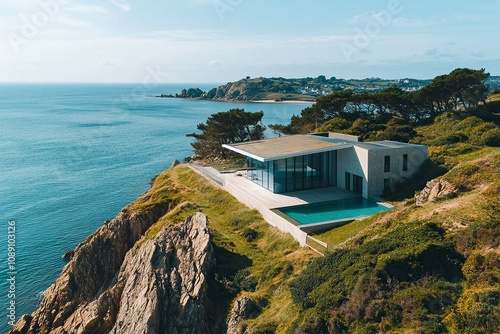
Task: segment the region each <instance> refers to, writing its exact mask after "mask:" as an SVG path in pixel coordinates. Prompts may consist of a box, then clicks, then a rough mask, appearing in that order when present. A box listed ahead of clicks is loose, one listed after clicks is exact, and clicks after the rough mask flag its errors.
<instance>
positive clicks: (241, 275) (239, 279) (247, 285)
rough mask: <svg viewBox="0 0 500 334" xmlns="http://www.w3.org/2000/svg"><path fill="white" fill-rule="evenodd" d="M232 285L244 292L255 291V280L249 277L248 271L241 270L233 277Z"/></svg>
mask: <svg viewBox="0 0 500 334" xmlns="http://www.w3.org/2000/svg"><path fill="white" fill-rule="evenodd" d="M234 284H235V285H236V286H237V287H238V288H240V289H241V290H244V291H250V292H253V291H255V288H256V287H257V279H256V278H255V277H253V276H251V275H250V271H249V270H248V269H241V270H238V271H237V272H236V274H235V275H234Z"/></svg>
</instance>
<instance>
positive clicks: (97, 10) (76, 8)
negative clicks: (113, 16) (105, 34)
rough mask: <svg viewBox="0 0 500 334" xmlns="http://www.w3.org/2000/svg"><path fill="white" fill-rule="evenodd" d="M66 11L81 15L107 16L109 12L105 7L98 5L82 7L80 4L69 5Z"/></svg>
mask: <svg viewBox="0 0 500 334" xmlns="http://www.w3.org/2000/svg"><path fill="white" fill-rule="evenodd" d="M64 8H65V10H67V11H70V12H74V13H80V14H106V13H108V10H107V9H106V8H105V7H103V6H98V5H82V4H78V3H69V4H68V5H66V6H65V7H64Z"/></svg>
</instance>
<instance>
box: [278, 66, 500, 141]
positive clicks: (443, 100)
mask: <svg viewBox="0 0 500 334" xmlns="http://www.w3.org/2000/svg"><path fill="white" fill-rule="evenodd" d="M488 78H489V74H488V73H485V70H484V69H481V70H472V69H467V68H463V69H456V70H454V71H452V72H451V73H449V74H447V75H441V76H438V77H436V78H435V79H434V80H432V82H430V83H429V84H428V85H426V86H424V87H423V88H421V89H420V90H417V91H410V92H408V91H404V90H402V89H400V88H398V87H389V88H386V89H384V90H382V91H380V92H376V93H373V94H370V93H367V92H361V93H355V92H354V91H352V90H343V91H338V92H335V93H332V94H330V95H326V96H321V97H318V98H317V100H316V103H315V104H313V105H312V106H311V107H308V108H305V109H304V110H303V111H302V112H301V114H300V115H296V116H293V117H292V119H291V121H290V124H287V125H279V124H277V125H270V128H271V129H273V130H275V131H277V132H280V133H283V134H299V133H311V132H325V131H332V132H342V133H347V134H352V135H357V136H361V137H362V138H363V139H364V140H367V141H369V140H383V139H389V140H398V141H405V142H408V141H409V140H411V139H413V138H414V137H415V135H416V132H415V131H414V127H416V126H420V125H425V124H429V123H432V122H433V120H434V118H436V117H437V116H439V115H441V114H443V113H444V112H455V113H461V114H463V115H464V116H468V115H469V114H474V115H476V116H478V117H480V118H482V119H483V120H485V121H491V120H493V119H494V118H495V117H494V116H493V115H494V114H495V113H498V112H499V111H500V110H499V109H498V104H494V103H491V104H490V103H486V98H487V94H488V86H487V85H486V83H485V82H486V80H487V79H488Z"/></svg>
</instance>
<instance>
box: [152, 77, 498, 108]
mask: <svg viewBox="0 0 500 334" xmlns="http://www.w3.org/2000/svg"><path fill="white" fill-rule="evenodd" d="M431 81H432V80H418V79H411V78H403V79H395V80H388V79H381V78H366V79H341V78H336V77H331V78H329V79H328V78H326V77H325V76H324V75H320V76H318V77H315V78H313V77H307V78H295V79H289V78H282V77H277V78H275V77H273V78H264V77H258V78H250V77H249V76H247V77H246V78H243V79H241V80H238V81H235V82H228V83H226V84H224V85H220V86H218V87H214V88H212V89H210V90H208V91H203V90H201V89H200V88H187V89H183V90H182V91H181V92H180V93H178V94H175V95H172V94H162V95H160V96H159V97H170V98H172V97H177V98H185V99H203V100H217V101H262V100H264V101H290V100H296V101H310V102H314V101H315V100H316V98H317V97H319V96H325V95H329V94H331V93H334V92H339V91H344V90H350V91H352V92H353V93H377V92H380V91H382V90H384V89H387V88H399V89H401V90H403V91H405V92H415V91H418V90H420V89H422V88H423V87H425V86H427V85H428V84H429V83H431ZM486 84H487V85H488V86H489V87H490V88H491V89H496V88H500V77H488V78H487V79H486Z"/></svg>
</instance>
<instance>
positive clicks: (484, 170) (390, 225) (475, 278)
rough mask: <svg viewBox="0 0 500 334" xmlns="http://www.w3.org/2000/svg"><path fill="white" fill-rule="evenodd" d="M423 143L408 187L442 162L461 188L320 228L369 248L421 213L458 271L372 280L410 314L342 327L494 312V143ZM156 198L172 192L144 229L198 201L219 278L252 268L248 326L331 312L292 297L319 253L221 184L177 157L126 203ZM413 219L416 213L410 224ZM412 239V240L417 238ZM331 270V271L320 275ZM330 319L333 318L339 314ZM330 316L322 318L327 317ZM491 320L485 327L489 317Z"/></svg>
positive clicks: (477, 325)
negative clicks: (251, 237) (425, 155)
mask: <svg viewBox="0 0 500 334" xmlns="http://www.w3.org/2000/svg"><path fill="white" fill-rule="evenodd" d="M439 132H440V130H439V129H438V128H436V127H433V126H428V127H423V128H420V129H419V133H420V135H422V137H426V138H431V137H432V136H433V134H434V133H439ZM430 153H431V160H432V161H433V162H435V164H434V165H432V166H431V167H432V168H431V169H433V170H432V171H430V172H428V173H426V174H425V177H424V180H415V182H414V183H413V184H412V185H411V187H413V188H414V189H421V184H422V181H425V178H428V179H429V178H432V177H434V176H435V174H439V173H441V174H442V173H443V171H446V170H449V172H448V173H447V174H446V175H445V176H443V177H444V178H446V179H447V180H448V181H449V182H451V183H453V184H456V185H457V186H459V187H460V188H461V191H460V193H459V194H458V196H457V197H455V198H449V199H442V200H439V201H436V202H432V203H426V204H425V205H423V206H416V205H414V202H413V201H412V200H411V199H410V200H399V201H397V200H395V201H394V202H393V203H394V204H395V205H396V208H395V210H393V211H391V212H389V213H382V214H378V215H376V216H373V217H371V218H368V219H364V220H359V221H355V222H353V223H351V224H348V225H345V226H343V227H340V228H337V229H335V230H332V231H330V232H327V233H324V234H321V235H319V236H318V237H319V238H320V239H322V240H326V241H327V242H328V243H329V244H330V246H334V247H338V248H339V249H345V250H348V251H351V252H352V251H355V250H356V249H360V250H362V249H363V248H362V247H368V248H367V249H370V247H373V246H370V245H371V244H373V242H375V244H376V243H377V242H379V241H380V244H381V246H384V243H387V242H391V240H392V239H391V238H392V237H391V235H392V234H393V233H395V232H394V231H397V228H398V227H401V226H406V225H407V226H412V228H415V226H417V227H418V226H420V225H419V224H420V223H421V224H424V225H425V224H426V223H428V222H432V223H436V224H438V225H439V226H442V227H443V228H444V229H445V231H446V233H445V236H444V237H445V239H444V240H442V241H439V240H437V241H436V240H434V241H433V242H437V243H438V244H440V243H441V242H442V243H447V242H448V241H451V242H452V243H453V247H454V250H455V252H456V253H457V254H463V255H464V256H465V262H464V263H463V267H462V272H463V274H464V276H463V277H462V278H461V279H460V281H446V280H444V281H443V280H439V279H434V278H432V277H431V278H424V279H420V280H418V282H416V283H405V284H406V285H404V284H403V285H401V286H398V289H400V290H398V291H397V293H394V294H393V295H391V294H387V292H384V290H383V289H381V288H380V287H377V289H380V291H379V292H378V293H385V294H386V295H384V298H386V299H387V300H388V302H389V304H390V305H393V304H395V305H399V304H398V303H403V304H404V305H403V304H401V305H403V306H404V307H406V308H408V307H409V308H414V309H412V311H408V312H410V313H409V314H407V316H409V319H410V320H408V321H406V322H405V321H403V322H401V323H391V322H390V321H389V320H387V319H385V320H383V321H381V322H379V323H378V324H377V323H375V325H374V324H373V323H372V324H369V326H368V325H367V324H365V323H363V322H362V321H359V320H355V321H354V322H351V323H350V326H352V327H350V329H349V330H350V331H353V330H354V329H357V330H358V331H361V332H363V331H365V330H367V328H372V329H374V328H378V329H379V330H380V329H381V328H382V329H383V331H386V332H393V333H398V332H405V333H406V332H414V333H420V332H429V333H430V332H433V330H431V329H429V328H426V327H428V326H429V324H432V325H434V326H442V327H441V328H443V326H444V327H445V328H447V329H448V330H450V331H452V332H464V328H469V329H470V330H469V332H470V333H476V332H477V333H479V332H485V333H487V332H488V331H487V330H486V331H484V330H483V331H481V328H483V327H484V326H486V325H487V323H488V320H487V319H488V318H487V316H490V317H491V316H500V314H499V313H500V307H499V306H498V299H499V298H498V296H500V287H499V282H500V272H499V270H498V269H497V268H498V267H500V263H499V262H500V261H499V258H500V257H499V256H498V254H499V253H500V248H499V243H500V237H499V229H498V223H499V221H500V220H499V219H500V217H499V214H498V212H499V210H498V207H499V206H500V181H499V180H498V175H500V148H492V147H483V148H480V147H479V146H474V145H470V144H467V143H456V144H453V145H444V146H433V147H431V148H430ZM437 165H438V166H437ZM436 166H437V167H436ZM419 187H420V188H419ZM401 198H404V196H403V197H401ZM164 201H170V202H171V203H172V208H173V210H172V211H171V212H170V213H169V214H167V215H166V216H164V217H163V218H162V219H161V220H160V222H159V223H158V224H157V225H155V226H153V227H152V228H151V229H150V230H149V231H148V237H150V238H151V237H153V236H154V235H155V234H156V233H157V231H158V230H159V229H160V228H161V227H162V226H165V225H168V224H175V223H176V222H179V221H182V220H184V219H185V217H186V216H187V215H191V214H193V213H195V212H197V211H203V212H205V213H206V214H207V215H208V216H209V219H210V222H211V229H212V232H213V236H214V242H215V244H216V245H217V246H218V248H217V250H218V251H217V253H218V258H219V261H218V263H219V265H218V269H217V271H218V273H217V275H219V279H220V278H226V279H227V280H228V281H231V280H233V277H234V275H235V274H236V273H237V271H238V270H241V269H244V268H246V269H248V271H249V274H250V276H251V277H254V278H255V279H257V281H258V285H257V287H256V289H255V291H242V292H240V293H239V296H241V295H242V294H243V295H244V294H247V295H250V296H253V297H254V298H255V299H256V300H260V301H262V302H263V305H265V304H267V303H268V306H266V307H265V308H264V312H263V313H262V314H261V315H260V316H259V317H257V318H256V319H252V320H249V321H247V325H248V326H250V328H251V332H253V333H264V332H266V330H271V331H268V332H276V333H291V332H293V330H294V329H295V328H297V327H298V326H300V325H302V324H304V323H307V319H309V318H314V317H315V316H318V314H320V313H322V314H323V315H324V316H325V317H326V320H328V316H329V314H333V313H331V312H332V310H333V308H331V309H330V310H331V311H329V309H328V308H329V307H331V306H326V308H325V306H324V305H323V306H322V308H321V310H320V311H318V309H316V308H314V307H312V308H304V307H303V305H301V304H300V303H297V304H294V303H293V301H292V297H291V293H290V288H289V283H290V282H293V281H294V280H295V279H296V278H297V277H301V276H302V274H301V272H302V271H303V270H305V269H307V268H308V267H311V264H313V263H314V262H316V261H313V263H310V262H309V261H310V260H311V259H313V258H316V257H317V255H315V254H314V253H313V252H311V251H309V250H307V249H304V248H300V247H298V245H297V244H296V243H295V242H294V241H293V240H292V238H291V237H289V236H287V235H283V234H281V233H279V232H278V231H277V230H275V229H274V228H271V227H269V225H267V224H266V223H265V222H264V221H263V219H262V217H261V216H260V215H259V214H258V213H257V212H255V211H253V210H250V209H248V208H246V207H245V206H243V205H242V204H240V203H239V202H237V201H236V200H235V199H234V198H232V197H231V196H230V195H229V194H228V193H226V192H224V191H222V190H220V189H217V188H215V187H213V186H212V185H210V184H209V183H208V182H207V181H206V180H205V179H203V178H202V177H200V176H199V175H198V174H196V173H194V172H193V171H191V170H190V169H189V168H188V167H187V166H184V165H181V166H178V167H176V168H174V169H171V170H169V171H167V172H165V173H163V174H162V175H160V176H159V177H158V178H157V179H156V180H155V183H154V185H153V187H152V189H151V191H150V192H148V194H146V195H145V196H143V197H142V198H140V199H138V201H137V202H136V203H135V204H134V205H132V206H130V207H129V208H128V209H129V210H142V209H143V208H145V207H147V206H149V205H151V204H154V203H157V202H164ZM415 221H418V222H420V223H417V224H416V225H415V223H414V222H415ZM248 228H250V229H253V230H256V231H258V233H259V237H258V238H257V239H256V240H255V241H253V242H248V241H247V240H246V239H245V238H244V237H243V233H244V231H245V230H246V229H248ZM396 235H397V233H396ZM372 241H373V242H372ZM416 243H417V246H418V241H417V242H416ZM443 245H444V244H443ZM402 247H403V249H405V248H404V247H409V246H408V245H407V246H402ZM408 249H410V248H408ZM352 254H354V255H352ZM352 254H351V256H354V257H353V258H356V256H363V254H359V252H358V255H355V254H356V253H355V252H354V253H352ZM390 256H392V255H390ZM390 256H389V255H382V258H384V259H386V260H387V259H388V258H389V259H390ZM398 256H401V255H398ZM361 259H362V258H361ZM365 260H366V259H365ZM360 261H361V260H360ZM334 276H336V275H335V274H334V273H332V274H331V275H328V277H334ZM354 276H356V277H354ZM354 276H353V277H349V275H347V276H346V277H344V279H347V280H348V281H349V282H351V283H352V282H354V281H353V279H355V278H357V275H354ZM364 277H365V278H366V277H369V275H368V276H367V275H364ZM371 279H372V278H366V280H367V281H366V282H361V281H360V282H358V283H356V284H355V286H356V287H359V286H361V287H362V288H363V289H367V287H370V286H371V285H376V282H372V281H370V280H371ZM338 284H345V282H344V283H342V282H339V283H338ZM353 284H354V283H353ZM370 284H371V285H370ZM248 290H252V289H248ZM331 290H332V289H331V288H328V285H326V286H325V285H323V286H320V287H318V288H317V289H315V290H314V292H313V294H312V295H313V296H316V298H320V299H325V300H328V298H323V296H326V295H327V294H328V293H329V291H331ZM375 290H376V289H375ZM377 291H378V290H377ZM360 294H361V295H362V293H361V292H358V298H361V297H359V295H360ZM409 296H419V297H418V298H421V299H418V298H417V297H415V298H414V299H412V300H411V302H408V301H407V300H406V299H407V298H409ZM448 296H451V297H448ZM234 298H236V294H226V295H225V300H224V303H223V304H222V306H223V307H222V310H220V311H221V312H223V313H225V312H227V310H228V308H229V307H230V305H231V302H232V301H233V300H234ZM343 298H345V300H347V301H348V303H347V307H344V309H348V310H351V311H352V310H355V309H356V299H355V298H354V297H353V296H348V295H346V296H345V297H343ZM405 298H406V299H405ZM412 298H413V297H412ZM429 298H437V299H436V300H440V299H439V298H441V302H443V301H444V302H443V303H445V304H446V305H444V306H445V308H444V309H442V310H439V312H434V313H433V312H430V313H429V308H430V311H433V310H432V308H433V307H434V308H435V307H436V304H432V303H431V304H429V302H428V299H429ZM443 298H444V299H443ZM450 298H451V299H450ZM382 299H383V298H382ZM426 300H427V301H426ZM450 300H451V301H450ZM379 301H380V300H379ZM391 303H392V304H391ZM405 303H406V304H405ZM408 303H409V304H408ZM411 303H414V304H411ZM405 310H406V309H405ZM329 312H330V313H329ZM405 312H406V311H405ZM411 312H413V313H411ZM431 313H432V314H431ZM351 316H352V315H351ZM339 319H340V318H339ZM372 320H373V319H372ZM331 321H333V320H331ZM335 321H337V324H338V323H339V321H340V320H338V319H337V320H335ZM335 321H333V322H330V323H329V325H330V326H332V323H335ZM372 322H373V321H372ZM485 324H486V325H485ZM370 326H371V327H370ZM377 326H378V327H377ZM481 326H483V327H481ZM489 326H490V327H489V328H490V329H491V328H492V326H495V325H494V324H493V325H491V324H490V325H489ZM436 328H438V327H435V329H436ZM410 329H411V330H410ZM436 330H437V329H436ZM465 332H467V331H465Z"/></svg>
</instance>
